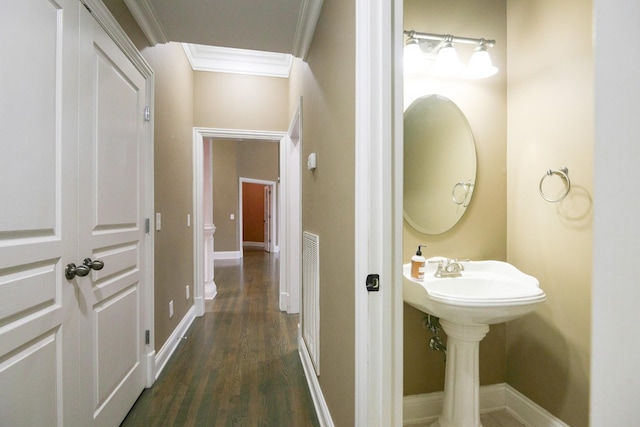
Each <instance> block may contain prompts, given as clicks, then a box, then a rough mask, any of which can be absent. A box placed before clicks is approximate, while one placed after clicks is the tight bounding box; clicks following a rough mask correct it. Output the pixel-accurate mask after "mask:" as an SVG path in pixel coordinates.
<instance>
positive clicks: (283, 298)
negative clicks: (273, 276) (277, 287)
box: [278, 292, 289, 311]
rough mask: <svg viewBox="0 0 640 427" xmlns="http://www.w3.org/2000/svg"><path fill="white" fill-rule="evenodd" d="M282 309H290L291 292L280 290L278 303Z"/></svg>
mask: <svg viewBox="0 0 640 427" xmlns="http://www.w3.org/2000/svg"><path fill="white" fill-rule="evenodd" d="M278 307H279V308H280V311H287V310H288V309H289V293H288V292H280V302H279V304H278Z"/></svg>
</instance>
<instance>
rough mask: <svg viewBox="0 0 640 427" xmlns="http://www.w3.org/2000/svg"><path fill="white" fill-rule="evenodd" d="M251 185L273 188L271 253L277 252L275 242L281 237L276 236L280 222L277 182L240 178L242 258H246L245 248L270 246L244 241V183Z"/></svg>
mask: <svg viewBox="0 0 640 427" xmlns="http://www.w3.org/2000/svg"><path fill="white" fill-rule="evenodd" d="M245 182H247V183H249V184H261V185H268V186H269V187H271V200H270V201H269V205H270V206H271V212H270V214H271V218H272V219H271V227H270V228H271V231H270V233H271V240H272V241H271V244H269V252H275V250H274V248H275V242H274V240H277V241H280V236H278V235H276V230H277V227H276V224H277V221H278V209H276V200H278V198H277V187H276V182H275V181H268V180H264V179H254V178H245V177H240V178H239V188H238V205H239V206H238V235H239V236H240V238H239V239H238V241H240V242H241V243H242V244H241V245H240V253H241V255H240V257H241V258H242V257H243V256H244V254H242V251H243V249H244V247H245V246H246V247H252V246H253V245H255V246H253V247H260V248H264V246H265V244H268V242H245V241H244V233H243V230H242V228H243V227H244V222H243V221H244V217H243V216H242V197H243V194H242V184H243V183H245Z"/></svg>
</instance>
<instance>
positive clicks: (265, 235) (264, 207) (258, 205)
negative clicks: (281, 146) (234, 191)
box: [238, 178, 280, 256]
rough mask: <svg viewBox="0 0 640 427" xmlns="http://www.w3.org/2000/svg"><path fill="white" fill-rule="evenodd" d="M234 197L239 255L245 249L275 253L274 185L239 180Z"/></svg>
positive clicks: (276, 213)
mask: <svg viewBox="0 0 640 427" xmlns="http://www.w3.org/2000/svg"><path fill="white" fill-rule="evenodd" d="M238 194H239V197H238V200H239V202H240V205H239V207H238V213H239V216H240V218H239V221H238V224H239V227H238V228H239V231H240V252H241V254H242V255H243V256H244V248H245V247H251V248H262V249H264V251H265V252H279V250H278V249H279V248H278V245H279V243H280V242H279V241H278V239H277V235H278V234H277V228H276V225H277V223H278V210H277V209H276V200H277V197H276V196H277V195H276V183H275V182H274V181H266V180H261V179H252V178H240V185H239V190H238Z"/></svg>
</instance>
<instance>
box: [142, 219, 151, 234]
mask: <svg viewBox="0 0 640 427" xmlns="http://www.w3.org/2000/svg"><path fill="white" fill-rule="evenodd" d="M150 223H151V221H150V220H149V218H145V220H144V232H145V233H146V234H149V231H150V229H151V225H150Z"/></svg>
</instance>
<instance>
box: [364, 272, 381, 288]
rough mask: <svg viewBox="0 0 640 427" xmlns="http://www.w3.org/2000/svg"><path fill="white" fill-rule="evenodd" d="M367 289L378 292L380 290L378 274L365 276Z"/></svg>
mask: <svg viewBox="0 0 640 427" xmlns="http://www.w3.org/2000/svg"><path fill="white" fill-rule="evenodd" d="M366 283H367V291H369V292H378V291H379V290H380V275H379V274H369V275H368V276H367V282H366Z"/></svg>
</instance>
